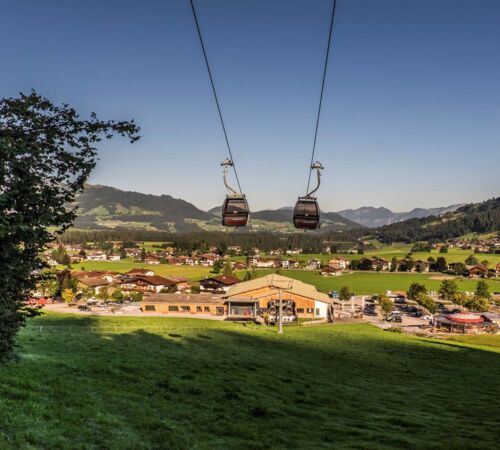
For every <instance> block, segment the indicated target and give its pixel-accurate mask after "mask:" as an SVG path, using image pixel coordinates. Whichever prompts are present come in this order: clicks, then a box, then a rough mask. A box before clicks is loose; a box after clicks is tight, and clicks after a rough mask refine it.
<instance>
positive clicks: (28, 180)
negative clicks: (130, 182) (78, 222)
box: [0, 91, 139, 358]
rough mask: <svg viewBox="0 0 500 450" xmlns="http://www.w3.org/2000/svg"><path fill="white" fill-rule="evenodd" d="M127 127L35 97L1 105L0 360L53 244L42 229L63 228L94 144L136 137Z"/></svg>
mask: <svg viewBox="0 0 500 450" xmlns="http://www.w3.org/2000/svg"><path fill="white" fill-rule="evenodd" d="M138 131H139V130H138V128H137V126H136V125H135V124H134V123H133V122H115V121H101V120H98V119H97V116H96V115H95V114H94V113H92V114H91V116H90V118H89V119H87V120H82V119H80V117H79V115H78V114H77V112H76V111H75V110H74V109H73V108H71V107H70V106H69V105H66V104H63V105H62V106H56V105H54V104H53V103H51V102H50V101H49V100H47V99H45V98H43V97H42V96H40V95H39V94H37V93H36V92H34V91H33V92H31V93H30V94H29V95H24V94H20V96H19V97H16V98H4V99H2V100H0V156H1V157H0V254H1V255H2V270H1V271H0V323H1V324H2V326H1V327H0V358H2V357H6V356H9V355H10V354H12V351H13V346H14V339H15V334H16V332H17V331H18V330H19V328H20V327H21V326H22V325H23V324H24V321H25V317H26V314H25V313H24V309H23V308H24V306H23V305H24V302H25V300H26V299H27V298H28V297H29V295H30V292H31V290H32V289H33V288H34V286H35V284H36V281H37V277H38V275H37V274H39V273H40V271H41V269H42V268H43V263H42V261H41V259H40V254H41V252H42V251H43V250H44V249H45V246H46V244H47V243H49V242H51V241H52V240H53V235H52V234H51V233H50V232H49V230H48V227H57V228H58V229H59V230H61V231H62V230H66V229H67V228H68V227H69V226H70V225H71V223H72V221H73V220H74V218H75V215H76V210H75V208H67V207H66V205H67V204H69V203H70V202H72V201H73V200H74V198H75V194H76V193H78V192H80V191H81V190H82V189H83V187H84V183H85V181H86V180H87V178H88V176H89V175H90V173H91V171H92V169H93V168H94V166H95V164H96V158H97V148H96V145H97V144H98V143H99V142H100V141H101V140H102V139H109V138H111V137H112V136H113V135H114V134H120V135H122V136H126V137H128V138H130V140H131V141H132V142H134V141H135V140H137V139H138V135H137V133H138Z"/></svg>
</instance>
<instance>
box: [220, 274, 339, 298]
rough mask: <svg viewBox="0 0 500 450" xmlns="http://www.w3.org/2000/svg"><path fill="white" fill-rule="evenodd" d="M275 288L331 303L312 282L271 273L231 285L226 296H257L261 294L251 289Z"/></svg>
mask: <svg viewBox="0 0 500 450" xmlns="http://www.w3.org/2000/svg"><path fill="white" fill-rule="evenodd" d="M266 287H269V288H275V289H283V290H286V291H287V292H291V293H293V294H296V295H300V296H302V297H306V298H310V299H313V300H320V301H322V302H325V303H331V301H332V300H331V299H330V297H328V295H326V294H323V293H322V292H319V291H318V290H317V289H316V287H315V286H313V285H312V284H307V283H304V282H302V281H299V280H294V279H293V278H288V277H284V276H283V275H278V274H271V275H266V276H264V277H260V278H256V279H255V280H250V281H243V282H241V283H238V284H236V285H234V286H232V287H231V288H230V289H229V291H227V294H226V295H225V297H226V298H234V297H238V298H257V297H260V296H261V295H256V294H252V293H251V291H254V290H257V289H262V288H266Z"/></svg>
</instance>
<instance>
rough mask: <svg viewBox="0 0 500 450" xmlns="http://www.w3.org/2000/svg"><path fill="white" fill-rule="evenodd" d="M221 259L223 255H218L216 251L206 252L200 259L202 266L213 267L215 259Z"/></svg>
mask: <svg viewBox="0 0 500 450" xmlns="http://www.w3.org/2000/svg"><path fill="white" fill-rule="evenodd" d="M219 259H221V257H220V256H219V255H216V254H215V253H206V254H204V255H201V257H200V258H199V259H198V260H199V264H200V266H203V267H212V266H213V265H214V263H215V261H218V260H219Z"/></svg>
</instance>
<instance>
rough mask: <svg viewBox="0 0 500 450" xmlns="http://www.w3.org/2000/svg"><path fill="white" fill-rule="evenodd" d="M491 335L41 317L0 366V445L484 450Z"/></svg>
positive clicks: (489, 418)
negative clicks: (281, 331) (432, 336)
mask: <svg viewBox="0 0 500 450" xmlns="http://www.w3.org/2000/svg"><path fill="white" fill-rule="evenodd" d="M40 325H42V326H43V328H42V332H41V333H40V332H39V330H40V328H39V327H40ZM90 327H94V332H91V331H90V329H91V328H90ZM120 330H121V331H120ZM498 339H499V337H494V338H493V339H492V342H488V343H485V342H482V341H481V340H480V343H481V344H482V345H475V344H474V338H471V339H469V340H468V343H466V344H464V343H459V342H452V341H444V340H439V341H438V340H429V339H423V338H418V337H410V336H407V335H403V334H397V333H390V332H384V331H382V330H379V329H377V328H374V327H372V326H370V325H335V326H329V325H327V326H320V327H310V328H307V327H291V328H286V329H285V335H283V336H279V335H277V334H276V332H275V329H274V328H271V329H266V328H258V327H257V326H247V327H245V326H243V325H237V324H228V323H224V322H222V323H221V322H215V321H202V320H199V319H198V320H197V319H167V318H125V317H122V318H106V317H99V318H97V317H91V316H85V317H83V316H71V317H69V316H65V315H56V314H50V315H49V314H47V315H46V316H45V317H42V318H37V319H33V320H30V322H29V328H27V329H25V330H23V331H22V332H21V335H20V338H19V360H18V361H17V362H12V363H9V364H8V365H6V366H0V448H2V449H9V448H23V449H35V448H44V449H66V448H72V449H90V448H109V449H134V450H135V449H154V448H158V449H163V448H167V449H285V448H286V449H332V448H335V449H343V448H350V449H353V448H367V449H368V448H369V449H400V448H407V449H426V448H429V449H466V448H467V449H494V448H498V417H499V416H500V400H499V397H498V380H499V378H500V364H499V362H498V361H499V356H500V349H499V348H498Z"/></svg>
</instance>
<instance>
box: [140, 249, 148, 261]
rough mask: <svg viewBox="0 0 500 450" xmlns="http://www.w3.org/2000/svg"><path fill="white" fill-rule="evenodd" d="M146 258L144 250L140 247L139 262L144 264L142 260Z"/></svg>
mask: <svg viewBox="0 0 500 450" xmlns="http://www.w3.org/2000/svg"><path fill="white" fill-rule="evenodd" d="M146 256H147V253H146V249H145V248H144V247H142V248H141V253H140V256H139V258H140V260H141V261H142V262H144V260H145V259H146Z"/></svg>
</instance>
